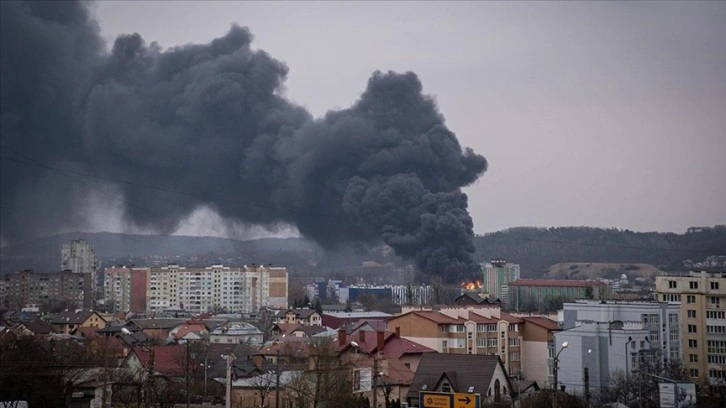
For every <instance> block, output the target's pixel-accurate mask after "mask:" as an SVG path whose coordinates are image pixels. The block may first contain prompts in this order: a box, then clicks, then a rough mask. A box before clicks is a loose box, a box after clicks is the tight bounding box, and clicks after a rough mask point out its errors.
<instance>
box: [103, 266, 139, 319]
mask: <svg viewBox="0 0 726 408" xmlns="http://www.w3.org/2000/svg"><path fill="white" fill-rule="evenodd" d="M149 271H150V269H149V268H133V267H132V268H128V267H126V266H120V267H111V268H106V269H105V270H104V274H103V289H104V290H103V293H104V303H105V305H106V309H107V310H108V311H109V312H111V313H116V312H128V311H132V312H145V311H146V286H147V285H146V283H147V281H148V277H149Z"/></svg>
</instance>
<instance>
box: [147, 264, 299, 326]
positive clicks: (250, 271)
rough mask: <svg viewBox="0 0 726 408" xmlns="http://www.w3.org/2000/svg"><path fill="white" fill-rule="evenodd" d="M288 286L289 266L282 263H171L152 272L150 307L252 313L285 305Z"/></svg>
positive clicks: (149, 295)
mask: <svg viewBox="0 0 726 408" xmlns="http://www.w3.org/2000/svg"><path fill="white" fill-rule="evenodd" d="M287 290H288V287H287V269H286V268H282V267H266V266H252V267H248V266H242V267H229V266H223V265H212V266H208V267H205V268H186V267H183V266H179V265H169V266H164V267H157V268H151V270H150V272H149V282H148V291H147V302H148V303H147V310H148V311H149V312H161V311H163V310H165V309H168V308H170V307H175V308H176V307H178V308H181V309H184V310H185V311H188V312H192V313H205V312H213V311H220V310H224V311H226V312H227V313H245V314H253V313H258V312H259V310H260V308H263V307H274V308H286V307H287ZM271 292H272V293H271Z"/></svg>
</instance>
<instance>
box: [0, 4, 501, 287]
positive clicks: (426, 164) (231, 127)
mask: <svg viewBox="0 0 726 408" xmlns="http://www.w3.org/2000/svg"><path fill="white" fill-rule="evenodd" d="M1 16H2V36H1V38H2V55H1V56H2V71H1V74H2V122H1V124H2V157H3V160H2V180H1V181H2V198H1V200H2V234H3V238H4V239H5V240H6V241H11V240H17V239H21V238H24V237H28V236H33V234H38V233H41V232H48V229H59V228H61V227H66V228H67V227H69V226H71V227H72V226H77V225H82V221H83V219H84V214H83V213H82V212H79V211H78V209H79V208H83V207H82V204H83V201H84V199H85V197H86V195H88V191H87V190H88V188H87V185H84V184H82V183H79V177H80V176H78V174H92V175H94V176H97V177H98V178H99V179H101V180H107V181H108V180H117V181H118V180H120V181H123V183H112V184H113V185H114V186H115V187H114V188H116V189H120V190H121V192H122V193H123V207H124V214H125V219H126V222H128V223H129V225H133V226H137V227H145V228H151V229H153V230H155V231H158V232H160V233H169V232H172V231H174V230H175V229H176V228H177V227H178V225H179V222H180V221H181V220H183V219H184V218H185V217H186V216H188V215H189V214H190V213H192V212H193V211H194V210H195V209H197V208H199V207H200V206H208V207H211V208H213V209H214V210H216V211H217V212H218V213H219V214H220V215H222V216H224V217H226V218H228V219H233V220H237V221H240V222H243V223H246V224H248V225H262V226H273V225H280V224H290V225H294V226H295V227H297V229H298V230H299V231H300V233H302V234H303V235H304V236H305V237H308V238H311V239H313V240H315V241H316V242H318V243H319V244H320V245H322V246H323V247H326V248H331V247H334V246H336V245H339V244H345V243H350V242H368V243H380V242H385V243H386V244H388V245H389V246H391V247H392V248H393V249H394V250H395V251H396V253H397V254H399V255H401V256H404V257H407V258H409V259H412V260H414V261H415V263H416V265H417V266H418V268H419V269H420V270H421V271H422V272H424V273H425V274H427V275H440V276H442V277H444V280H445V281H455V280H458V279H459V278H461V277H462V276H466V277H468V276H471V274H472V273H473V272H474V271H475V270H476V266H475V264H474V262H473V260H472V254H473V252H474V248H473V245H472V237H473V225H472V220H471V217H470V216H469V214H468V212H467V197H466V195H465V194H464V193H462V192H461V188H462V187H463V186H466V185H468V184H470V183H472V182H474V181H475V180H476V179H477V178H478V177H479V176H480V175H481V174H482V173H483V172H484V171H485V170H486V166H487V163H486V160H485V159H484V158H483V157H482V156H480V155H477V154H475V153H474V152H472V151H471V150H470V149H466V150H463V149H462V148H461V146H460V145H459V142H458V141H457V139H456V136H455V135H454V134H453V133H452V132H451V131H450V130H449V129H448V128H447V127H446V125H445V124H444V119H443V117H442V116H441V114H440V113H439V112H438V109H437V106H436V104H435V102H434V101H433V100H432V99H431V98H429V97H427V96H425V95H423V94H422V86H421V83H420V81H419V79H418V78H417V76H416V75H415V74H413V73H410V72H409V73H405V74H397V73H393V72H388V73H382V72H376V73H374V74H373V76H372V77H371V78H370V80H369V81H368V85H367V87H366V89H365V91H364V92H363V94H362V95H361V97H360V99H359V100H358V101H357V102H355V103H354V104H353V105H352V106H351V107H350V108H348V109H344V110H339V111H330V112H328V113H327V114H326V115H325V117H323V118H321V119H314V118H312V116H311V115H310V114H309V113H308V112H307V111H306V110H305V109H303V108H301V107H300V106H296V105H294V104H292V103H291V102H289V101H288V100H286V99H285V98H284V97H283V96H282V91H283V84H284V81H285V78H286V75H287V72H288V68H287V66H286V65H285V64H284V63H282V62H280V61H278V60H276V59H274V58H272V57H271V56H269V55H268V54H267V53H265V52H264V51H259V50H253V49H251V42H252V35H251V34H250V32H249V31H248V30H247V29H246V28H241V27H238V26H233V27H232V28H231V29H230V31H229V32H228V33H227V34H226V35H225V36H223V37H221V38H217V39H215V40H213V41H211V42H210V43H208V44H198V45H186V46H182V47H176V48H172V49H168V50H162V49H161V48H160V47H159V46H158V45H156V44H155V43H151V44H147V43H145V41H144V40H143V39H142V38H141V36H139V35H138V34H131V35H124V36H121V37H118V38H117V39H116V40H115V42H114V44H113V47H112V50H111V51H110V53H108V52H107V51H105V46H104V44H103V42H102V41H101V39H100V36H99V27H98V26H97V24H96V22H95V21H94V20H93V19H92V18H91V17H90V16H89V13H88V11H87V9H86V8H85V7H84V6H83V5H82V4H80V3H74V2H48V3H41V2H2V13H1ZM329 86H335V84H332V83H331V84H329ZM44 166H46V167H44ZM48 167H50V168H51V169H48ZM53 169H56V170H53ZM57 169H64V170H67V171H73V172H75V173H70V174H68V173H65V174H64V173H63V172H62V171H60V170H57ZM73 174H76V175H75V176H74V175H73ZM81 181H83V180H81ZM140 186H152V187H153V188H141V187H140ZM170 191H176V192H180V191H182V192H187V193H189V192H191V193H193V194H186V195H181V196H180V195H179V194H170V193H169V192H170Z"/></svg>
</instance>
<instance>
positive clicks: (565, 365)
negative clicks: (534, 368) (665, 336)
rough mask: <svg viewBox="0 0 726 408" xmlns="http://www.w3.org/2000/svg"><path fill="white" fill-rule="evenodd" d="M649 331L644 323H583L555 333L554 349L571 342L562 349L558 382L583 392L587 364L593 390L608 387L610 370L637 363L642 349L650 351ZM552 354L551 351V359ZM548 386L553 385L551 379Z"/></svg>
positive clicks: (613, 371) (625, 368)
mask: <svg viewBox="0 0 726 408" xmlns="http://www.w3.org/2000/svg"><path fill="white" fill-rule="evenodd" d="M648 335H649V331H648V330H646V329H643V325H642V324H641V323H623V324H620V323H616V324H612V323H610V324H608V323H594V322H593V323H583V324H581V325H579V326H577V327H574V328H572V329H569V330H563V331H561V332H558V333H555V345H556V347H555V348H554V349H553V350H552V351H551V353H557V352H558V351H559V350H560V349H561V347H562V344H563V343H564V342H567V343H568V347H567V348H566V349H564V350H563V351H562V352H561V353H560V357H559V371H558V383H559V384H560V386H563V385H564V386H565V390H566V391H567V392H570V393H578V394H583V393H584V390H585V388H584V369H585V368H587V369H588V370H589V374H590V392H591V393H593V394H596V393H597V391H598V390H601V389H605V388H608V386H609V383H610V375H611V374H613V373H615V372H616V371H622V372H630V371H632V370H633V369H635V368H637V367H638V361H639V358H640V357H641V355H642V354H641V353H647V352H648V351H650V343H649V342H648V340H647V337H648ZM553 358H554V355H552V354H551V355H550V359H551V360H550V361H553V360H552V359H553ZM550 368H551V367H550ZM548 386H549V387H551V386H552V381H550V383H549V384H548Z"/></svg>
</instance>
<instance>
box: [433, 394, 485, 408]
mask: <svg viewBox="0 0 726 408" xmlns="http://www.w3.org/2000/svg"><path fill="white" fill-rule="evenodd" d="M419 406H420V407H421V408H479V407H481V397H480V396H479V394H474V393H464V392H457V393H446V392H425V391H421V392H420V393H419Z"/></svg>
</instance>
